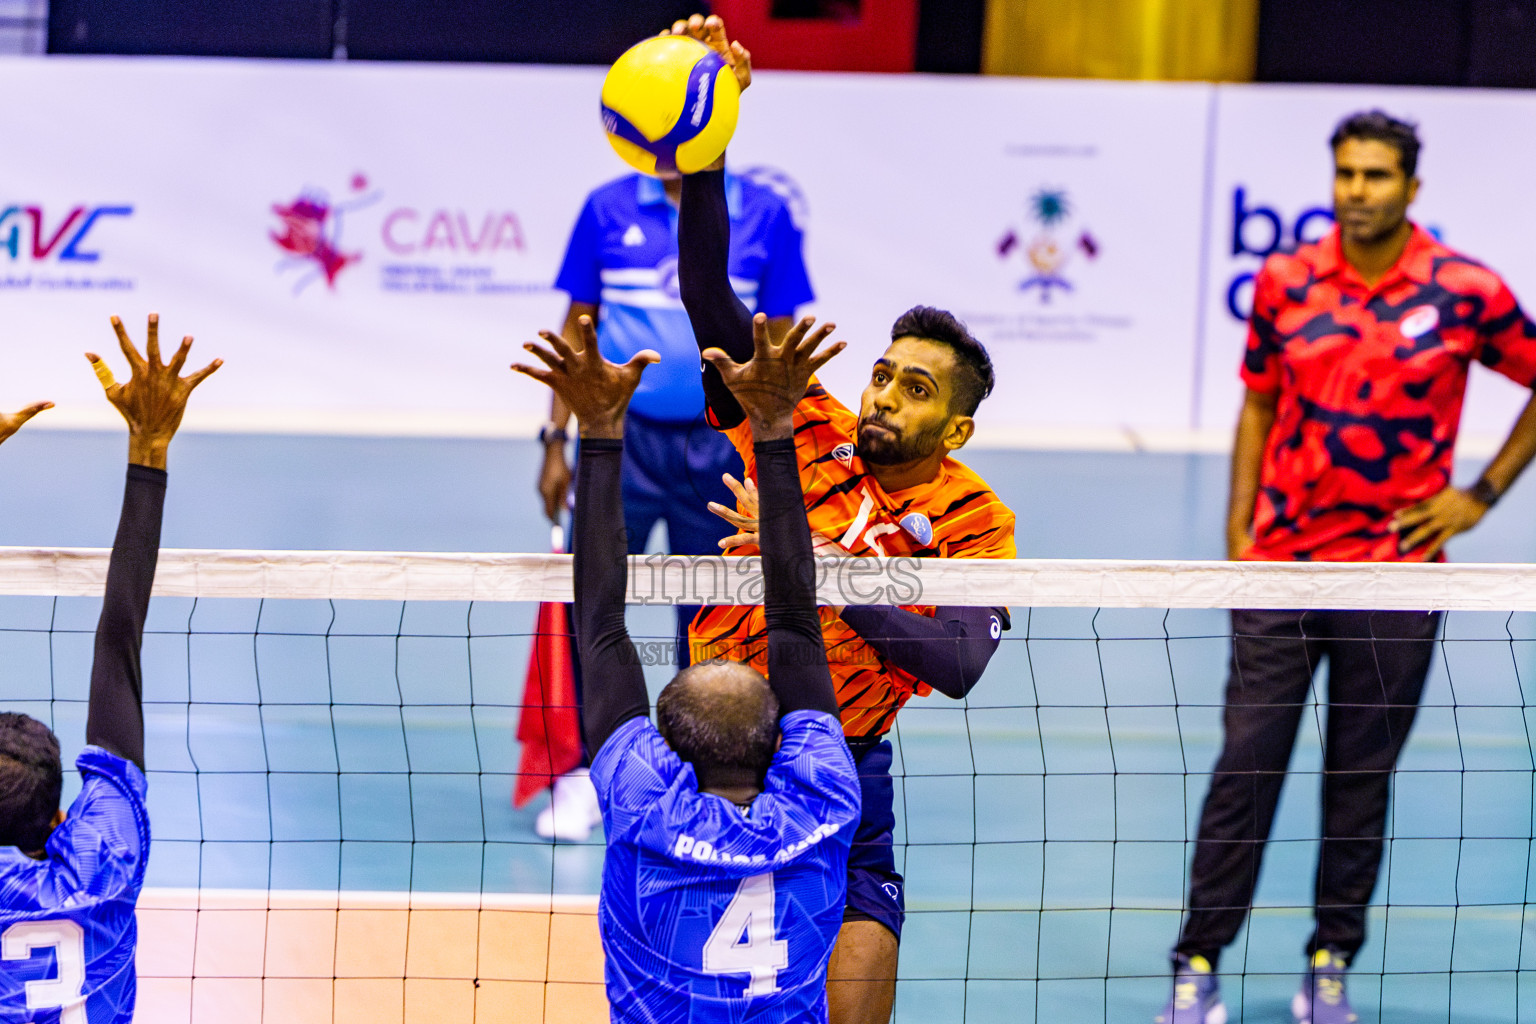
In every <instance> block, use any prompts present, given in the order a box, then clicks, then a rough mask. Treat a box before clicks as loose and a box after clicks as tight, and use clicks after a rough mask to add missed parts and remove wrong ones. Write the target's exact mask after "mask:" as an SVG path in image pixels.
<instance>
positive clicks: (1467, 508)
mask: <svg viewBox="0 0 1536 1024" xmlns="http://www.w3.org/2000/svg"><path fill="white" fill-rule="evenodd" d="M1487 511H1488V506H1487V505H1485V504H1483V503H1482V502H1481V501H1478V500H1477V499H1476V498H1474V497H1472V495H1471V494H1469V493H1467V492H1466V491H1464V490H1462V489H1461V488H1459V487H1447V488H1445V490H1443V491H1441V492H1440V493H1438V494H1435V495H1432V496H1431V497H1428V498H1425V499H1424V500H1423V501H1421V502H1419V503H1418V504H1417V505H1411V506H1409V507H1408V508H1405V509H1403V510H1402V511H1400V512H1398V513H1397V514H1396V515H1395V516H1393V517H1392V529H1394V530H1396V531H1397V550H1398V551H1399V553H1402V554H1407V553H1408V552H1410V551H1413V550H1414V549H1415V548H1418V547H1419V546H1420V545H1422V544H1425V543H1428V544H1429V547H1428V548H1425V550H1424V554H1423V557H1424V559H1425V561H1428V560H1429V559H1431V558H1434V557H1435V556H1436V555H1438V554H1439V553H1440V549H1441V548H1443V547H1445V542H1446V541H1448V540H1450V539H1451V538H1452V537H1454V536H1456V535H1457V534H1458V533H1465V532H1466V531H1468V530H1470V529H1472V527H1474V526H1476V525H1477V524H1478V522H1479V521H1480V520H1481V519H1482V518H1483V515H1484V513H1486V512H1487Z"/></svg>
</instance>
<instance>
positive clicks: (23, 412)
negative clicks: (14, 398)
mask: <svg viewBox="0 0 1536 1024" xmlns="http://www.w3.org/2000/svg"><path fill="white" fill-rule="evenodd" d="M52 408H53V403H52V402H33V403H32V404H31V405H29V406H27V407H26V408H24V409H18V410H17V411H16V425H17V426H20V425H21V424H23V423H25V422H27V420H29V419H31V418H32V417H33V416H36V415H37V414H38V413H40V412H42V411H43V410H44V409H52Z"/></svg>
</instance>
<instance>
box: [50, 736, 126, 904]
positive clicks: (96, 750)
mask: <svg viewBox="0 0 1536 1024" xmlns="http://www.w3.org/2000/svg"><path fill="white" fill-rule="evenodd" d="M75 767H77V768H78V769H80V775H81V776H82V778H83V779H84V784H83V785H82V786H81V788H80V795H79V796H77V797H75V801H74V803H72V804H70V805H69V812H68V814H67V815H66V816H65V819H64V823H63V824H62V825H60V826H59V827H58V828H56V829H54V830H53V834H52V835H51V836H49V837H48V856H49V858H50V859H53V860H56V861H57V862H59V863H61V864H67V865H69V867H70V869H71V870H72V871H73V873H74V875H75V876H76V878H77V879H78V884H79V885H80V888H81V894H82V895H85V896H90V897H94V898H104V897H119V896H122V895H123V894H125V893H128V892H131V894H132V895H131V897H129V898H132V899H137V898H138V890H139V887H140V886H141V885H142V884H143V881H144V868H145V864H146V862H147V860H148V855H149V811H148V810H147V808H146V804H145V799H146V795H147V793H148V787H147V784H146V782H145V779H144V773H143V772H141V771H139V769H138V766H137V765H135V764H134V763H133V762H132V761H129V760H126V759H125V758H121V757H118V756H117V755H116V754H113V753H110V752H109V751H107V750H104V749H102V748H101V747H86V748H85V749H84V750H83V751H81V753H80V756H79V757H78V758H77V759H76V760H75Z"/></svg>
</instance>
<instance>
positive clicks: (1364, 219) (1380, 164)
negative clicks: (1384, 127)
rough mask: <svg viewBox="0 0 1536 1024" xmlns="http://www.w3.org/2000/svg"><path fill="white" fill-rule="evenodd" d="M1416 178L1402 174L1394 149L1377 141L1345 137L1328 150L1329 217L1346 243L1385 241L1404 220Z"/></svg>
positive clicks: (1401, 159) (1399, 156)
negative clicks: (1330, 163) (1330, 161)
mask: <svg viewBox="0 0 1536 1024" xmlns="http://www.w3.org/2000/svg"><path fill="white" fill-rule="evenodd" d="M1418 191H1419V179H1418V178H1410V177H1408V176H1407V175H1406V174H1404V173H1403V156H1402V154H1401V153H1400V152H1398V149H1397V147H1396V146H1393V145H1391V144H1390V143H1386V142H1382V141H1381V140H1379V139H1345V140H1344V141H1343V142H1341V143H1339V145H1338V146H1337V147H1336V148H1335V149H1334V151H1333V216H1334V219H1335V220H1337V221H1338V223H1339V234H1340V235H1341V236H1342V237H1343V238H1344V240H1345V241H1347V242H1355V243H1359V244H1369V243H1371V242H1375V241H1379V240H1380V239H1383V238H1386V237H1387V236H1388V235H1390V234H1392V233H1393V232H1394V231H1396V230H1398V228H1399V227H1401V226H1402V224H1403V222H1404V221H1405V220H1406V219H1407V217H1408V204H1410V203H1412V202H1413V200H1414V197H1415V196H1417V195H1418Z"/></svg>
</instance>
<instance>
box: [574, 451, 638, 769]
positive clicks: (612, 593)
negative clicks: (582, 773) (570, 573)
mask: <svg viewBox="0 0 1536 1024" xmlns="http://www.w3.org/2000/svg"><path fill="white" fill-rule="evenodd" d="M623 460H624V442H623V441H620V440H617V439H614V440H609V439H606V438H583V439H582V442H581V457H580V458H579V459H578V460H577V462H576V513H575V538H574V540H575V546H574V548H573V552H572V553H573V555H574V557H573V559H572V561H573V569H574V573H575V581H574V582H575V588H576V644H577V648H578V650H579V651H580V656H581V678H582V683H583V686H582V695H581V696H582V707H581V721H582V725H583V726H584V727H585V728H586V733H587V736H586V739H587V744H588V749H589V750H590V751H591V752H592V756H593V757H596V756H597V752H598V751H600V750H602V749H603V744H604V743H606V742H607V741H608V737H609V736H612V735H613V733H614V730H616V729H618V727H619V726H621V725H623V724H624V723H625V722H627V721H629V720H630V719H631V718H638V717H641V716H643V715H649V714H650V713H651V703H650V698H649V697H648V696H647V695H646V692H645V673H644V671H643V670H642V669H641V668H640V659H639V658H637V657H636V656H635V647H634V644H633V643H631V642H630V639H629V631H628V630H627V629H625V628H624V589H625V585H626V583H627V579H626V577H627V569H626V562H625V560H624V556H625V554H626V552H627V550H628V549H627V547H626V545H625V543H624V507H623V504H622V499H621V497H620V490H619V472H620V467H621V465H622V463H623Z"/></svg>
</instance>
